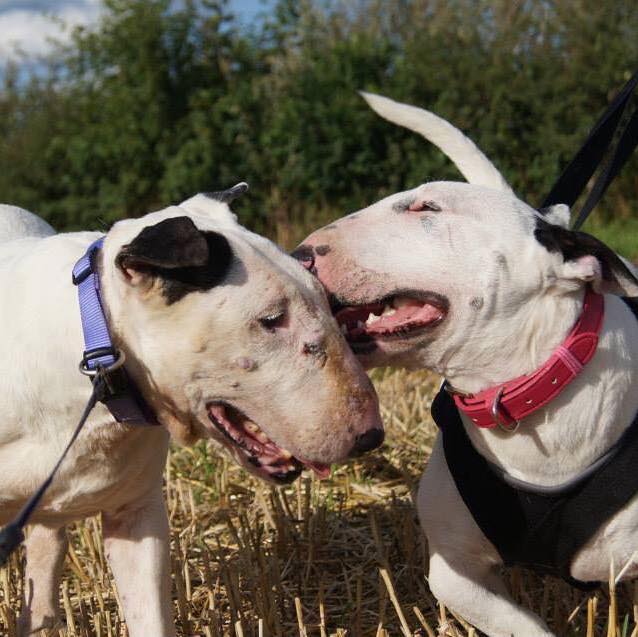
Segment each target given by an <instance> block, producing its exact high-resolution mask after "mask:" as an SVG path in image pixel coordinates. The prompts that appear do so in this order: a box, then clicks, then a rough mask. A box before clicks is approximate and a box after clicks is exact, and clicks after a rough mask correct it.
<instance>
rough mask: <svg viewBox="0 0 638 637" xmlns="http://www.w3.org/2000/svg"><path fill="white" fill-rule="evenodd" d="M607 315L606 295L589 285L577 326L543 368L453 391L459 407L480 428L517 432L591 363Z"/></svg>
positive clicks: (451, 391)
mask: <svg viewBox="0 0 638 637" xmlns="http://www.w3.org/2000/svg"><path fill="white" fill-rule="evenodd" d="M604 316H605V301H604V297H603V296H602V294H597V293H595V292H593V291H592V290H590V289H589V288H588V289H587V292H586V293H585V299H584V301H583V311H582V312H581V315H580V318H579V319H578V321H577V322H576V325H575V326H574V329H572V331H571V332H570V333H569V335H568V336H567V338H566V339H565V340H564V341H563V343H562V344H561V345H559V346H558V347H557V348H556V349H555V350H554V353H553V354H552V355H551V356H550V357H549V360H548V361H547V362H546V363H545V364H544V365H543V366H542V367H540V368H539V369H537V370H536V371H535V372H532V373H531V374H528V375H527V376H519V377H518V378H515V379H514V380H510V381H508V382H506V383H503V384H501V385H497V386H496V387H490V388H489V389H485V390H484V391H482V392H479V393H478V394H469V395H463V394H457V393H455V392H454V391H453V390H450V393H451V394H452V395H453V397H454V402H455V403H456V406H457V407H458V408H459V409H460V410H461V411H462V412H464V413H465V414H466V415H467V416H468V417H469V418H470V420H472V422H474V424H476V425H477V426H478V427H487V428H492V427H496V426H497V425H498V426H500V427H501V428H503V429H506V430H507V431H514V430H515V429H516V428H517V427H518V425H519V422H520V421H521V420H522V419H523V418H525V417H526V416H529V415H530V414H532V413H534V412H535V411H536V410H537V409H540V408H541V407H544V406H545V405H546V404H547V403H548V402H550V401H551V400H553V399H554V398H555V397H556V396H558V394H560V393H561V392H562V391H563V389H565V387H567V385H569V383H570V382H571V381H572V380H573V379H574V378H576V376H578V374H579V373H580V372H581V370H582V369H583V367H584V365H586V364H587V363H588V362H589V360H590V359H591V358H592V356H593V355H594V352H595V351H596V347H597V345H598V334H599V332H600V328H601V326H602V324H603V318H604ZM448 387H449V386H448Z"/></svg>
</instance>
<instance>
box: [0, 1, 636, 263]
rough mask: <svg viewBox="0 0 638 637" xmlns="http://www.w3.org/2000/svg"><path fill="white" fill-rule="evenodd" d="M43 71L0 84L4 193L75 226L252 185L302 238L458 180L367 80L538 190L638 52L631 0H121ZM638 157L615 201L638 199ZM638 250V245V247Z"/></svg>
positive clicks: (286, 231)
mask: <svg viewBox="0 0 638 637" xmlns="http://www.w3.org/2000/svg"><path fill="white" fill-rule="evenodd" d="M103 3H104V12H103V17H102V18H101V20H100V21H99V23H98V24H97V25H96V26H95V27H93V28H91V29H78V30H76V31H75V33H74V37H73V40H72V43H71V44H70V45H69V46H67V47H62V46H58V47H57V48H56V50H55V51H54V52H53V53H52V54H51V56H50V57H49V59H48V60H47V67H46V71H45V72H40V73H39V74H37V75H34V76H33V77H31V79H30V80H28V81H26V82H25V81H21V82H20V81H18V80H17V79H16V73H17V72H16V70H15V69H13V70H12V69H9V70H8V71H7V73H5V78H4V86H3V87H2V90H1V91H0V200H3V201H8V202H11V203H15V204H18V205H22V206H24V207H27V208H30V209H32V210H35V211H37V212H38V213H40V214H42V215H43V216H45V217H46V218H47V219H49V220H50V221H51V222H52V223H53V225H54V226H56V227H57V228H59V229H73V228H85V227H91V226H93V227H95V226H107V225H108V224H110V223H111V222H112V221H114V220H116V219H118V218H121V217H124V216H128V215H138V214H143V213H145V212H148V211H149V210H151V209H154V208H157V207H160V206H163V205H166V204H168V203H175V202H177V201H179V200H180V199H183V198H185V197H188V196H190V195H192V194H194V193H195V192H197V191H201V190H213V189H219V188H222V187H226V186H229V185H232V184H233V183H235V182H237V181H240V180H246V181H248V182H249V183H250V184H251V186H252V194H251V195H250V196H249V197H246V198H244V201H239V202H238V210H239V212H240V215H241V217H242V220H243V221H244V222H245V223H247V224H248V225H249V226H251V227H253V228H255V229H257V230H259V231H262V232H267V233H269V234H271V235H272V236H275V237H276V238H277V239H279V240H280V241H281V242H282V243H284V244H287V245H290V244H292V243H293V242H294V241H295V240H297V239H299V238H300V237H301V236H303V233H304V232H305V231H306V230H308V229H310V228H312V227H313V226H316V225H318V224H320V223H323V222H325V221H327V220H328V219H330V218H333V217H337V216H341V215H342V214H344V213H345V212H348V211H350V210H353V209H356V208H359V207H362V206H363V205H366V204H367V203H370V202H372V201H373V200H375V199H377V198H379V197H381V196H384V195H386V194H389V193H390V192H393V191H396V190H398V189H401V188H407V187H410V186H414V185H416V184H418V183H420V182H422V181H424V180H427V179H441V178H458V174H457V173H456V171H455V169H454V168H453V167H452V166H451V165H450V164H449V162H448V161H447V160H446V159H445V158H443V157H442V156H441V154H440V153H439V152H438V151H436V150H435V149H433V148H432V147H430V146H428V145H427V144H426V143H425V142H424V141H423V140H422V139H421V138H419V137H417V136H415V135H413V134H411V133H408V132H407V131H403V130H400V129H398V128H396V127H393V126H392V125H390V124H388V123H386V122H383V121H382V120H380V119H379V118H378V117H376V116H375V115H374V114H373V113H372V112H370V111H369V110H368V109H367V107H366V106H365V104H364V103H363V101H362V100H361V98H360V97H359V96H358V94H357V90H360V89H366V90H372V91H376V92H380V93H383V94H386V95H389V96H392V97H395V98H397V99H400V100H403V101H407V102H410V103H413V104H418V105H422V106H424V107H426V108H428V109H430V110H433V111H434V112H436V113H438V114H440V115H441V116H443V117H445V118H447V119H449V120H450V121H451V122H453V123H454V124H456V125H457V126H459V127H461V128H462V129H463V130H465V131H466V132H467V133H468V134H470V136H471V137H472V138H473V139H474V140H475V141H476V142H477V143H478V145H479V146H480V147H481V148H482V149H483V150H484V151H485V152H486V154H487V155H488V156H489V157H491V158H492V159H493V160H494V161H495V163H496V164H497V165H498V166H499V167H500V168H501V169H502V170H503V172H504V174H505V175H506V177H507V178H508V179H509V180H510V181H511V183H512V184H513V186H514V187H515V189H516V190H517V192H519V193H520V194H521V196H523V197H524V198H526V199H527V200H528V201H529V202H530V203H532V204H534V203H536V202H538V201H539V199H540V198H541V197H542V196H543V195H544V194H545V192H546V191H547V190H548V188H549V186H550V185H551V183H552V182H553V181H554V179H555V178H556V177H557V176H558V174H559V172H560V170H561V168H562V167H563V166H564V165H565V163H566V162H567V161H568V160H569V159H570V158H571V156H572V154H573V153H574V151H575V150H576V149H577V148H578V146H579V145H580V143H581V142H582V140H583V139H584V137H585V136H586V134H587V132H588V130H589V128H590V127H591V125H592V124H593V122H594V121H595V119H596V118H597V116H598V114H599V113H600V112H601V111H602V110H603V109H604V107H605V106H606V104H607V103H608V102H609V100H610V99H611V98H612V97H613V95H614V93H615V91H617V90H618V88H619V87H620V86H621V85H622V84H623V83H624V82H625V81H626V79H627V78H628V77H629V75H630V73H631V72H633V70H634V67H635V65H636V62H637V61H638V5H636V3H635V2H633V1H630V0H618V1H617V2H614V3H611V4H609V3H601V2H599V1H596V2H595V1H594V0H541V1H535V0H521V1H519V2H510V1H509V0H397V1H396V2H392V3H390V2H385V1H384V0H358V1H356V2H353V1H346V0H333V1H332V2H328V1H321V0H315V1H314V2H313V1H311V0H306V1H304V2H294V1H293V0H280V1H279V2H278V4H277V5H276V8H275V10H274V11H273V12H272V14H271V15H270V16H266V17H265V19H264V20H263V21H262V22H259V23H257V24H256V25H253V26H252V27H251V28H250V29H241V28H240V27H239V26H238V22H237V21H236V19H235V18H234V17H233V16H232V15H231V14H230V13H229V11H228V6H227V3H226V2H225V0H188V1H187V2H181V3H180V4H179V8H176V7H175V6H174V5H173V4H172V3H171V2H170V0H103ZM637 168H638V160H636V158H634V159H633V160H632V162H631V163H630V164H629V165H628V166H627V168H626V169H625V171H624V173H623V176H622V178H621V179H619V180H618V181H617V183H616V184H614V187H613V188H612V189H611V190H610V192H609V193H608V195H607V196H606V199H605V206H604V207H601V210H600V211H598V212H597V214H598V215H599V216H602V217H605V216H610V215H611V213H612V211H613V214H614V216H616V217H621V218H624V219H626V218H628V217H630V216H631V214H632V210H633V212H634V213H635V212H636V208H637V206H636V204H637V203H638V201H637V200H638V180H637V179H636V177H635V175H636V169H637ZM636 252H638V250H637V251H636Z"/></svg>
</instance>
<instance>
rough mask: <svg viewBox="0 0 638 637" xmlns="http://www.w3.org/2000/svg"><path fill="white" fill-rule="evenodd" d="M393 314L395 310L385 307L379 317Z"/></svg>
mask: <svg viewBox="0 0 638 637" xmlns="http://www.w3.org/2000/svg"><path fill="white" fill-rule="evenodd" d="M399 307H400V306H399ZM393 314H396V310H395V309H394V308H393V307H392V306H390V305H386V306H385V307H384V308H383V314H382V315H381V316H392V315H393Z"/></svg>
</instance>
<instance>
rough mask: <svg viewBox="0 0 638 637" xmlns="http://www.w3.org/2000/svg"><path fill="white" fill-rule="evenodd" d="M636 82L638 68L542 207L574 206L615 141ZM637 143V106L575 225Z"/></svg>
mask: <svg viewBox="0 0 638 637" xmlns="http://www.w3.org/2000/svg"><path fill="white" fill-rule="evenodd" d="M637 85H638V71H637V72H636V73H634V75H633V76H632V77H631V78H630V79H629V81H628V82H627V83H626V84H625V86H624V87H623V88H622V90H621V91H620V93H619V94H618V95H617V96H616V97H615V99H614V100H613V101H612V103H611V104H610V105H609V107H608V108H607V110H606V111H605V112H604V113H603V114H602V116H601V117H600V118H599V120H598V121H597V122H596V124H595V125H594V128H593V129H592V130H591V132H590V134H589V136H588V137H587V139H586V140H585V143H584V144H583V145H582V147H581V148H580V150H579V151H578V152H577V153H576V155H575V156H574V158H573V159H572V160H571V162H570V163H569V164H568V165H567V168H565V170H564V171H563V173H562V174H561V176H560V177H559V178H558V180H557V181H556V183H555V184H554V185H553V186H552V189H551V190H550V192H549V194H548V195H547V196H546V197H545V200H544V201H543V203H542V205H541V207H543V208H544V207H547V206H551V205H554V204H558V203H563V204H567V205H568V206H570V207H571V206H573V205H574V203H575V202H576V200H577V199H578V197H579V196H580V195H581V193H582V192H583V190H584V189H585V187H586V186H587V182H588V181H589V180H590V179H591V176H592V175H593V174H594V172H595V171H596V169H597V168H598V167H599V166H600V164H601V163H602V161H603V158H604V157H605V154H606V153H607V150H608V149H609V147H610V145H611V144H612V141H613V139H614V136H615V133H616V131H617V129H618V126H619V124H620V123H621V121H622V119H623V113H624V112H625V109H626V107H627V105H628V104H629V102H630V100H631V97H632V95H633V92H634V90H635V88H636V86H637ZM636 145H638V109H637V111H636V112H634V113H633V115H632V116H631V118H630V120H629V122H628V123H627V125H626V126H625V129H624V131H623V133H622V135H621V136H620V138H619V141H618V143H617V145H616V148H615V150H614V152H613V156H612V157H611V158H610V160H609V161H608V163H607V164H606V166H605V168H604V170H603V172H602V173H601V174H600V175H599V177H598V180H597V182H596V184H595V185H594V187H593V189H592V191H591V193H590V195H589V197H588V198H587V201H586V203H585V205H584V206H583V208H582V210H581V211H580V213H579V214H578V218H577V220H576V223H575V224H574V227H575V228H576V229H577V228H579V227H580V226H581V225H582V224H583V222H584V221H585V219H586V218H587V216H588V215H589V213H590V212H591V211H592V210H593V208H594V207H595V206H596V204H597V203H598V202H599V201H600V199H601V197H602V196H603V195H604V194H605V191H606V190H607V187H608V186H609V184H610V183H611V182H612V181H613V179H614V178H615V177H616V176H617V175H618V173H619V172H620V170H621V169H622V167H623V166H624V165H625V162H626V161H627V159H629V157H630V156H631V153H632V152H633V150H634V148H635V147H636Z"/></svg>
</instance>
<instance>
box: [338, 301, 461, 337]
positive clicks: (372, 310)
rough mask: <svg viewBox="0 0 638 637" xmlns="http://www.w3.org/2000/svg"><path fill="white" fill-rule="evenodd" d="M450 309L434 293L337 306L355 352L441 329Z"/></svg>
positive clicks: (340, 325) (339, 319)
mask: <svg viewBox="0 0 638 637" xmlns="http://www.w3.org/2000/svg"><path fill="white" fill-rule="evenodd" d="M448 308H449V303H448V301H447V299H446V298H445V297H443V296H441V295H439V294H435V293H433V292H427V293H421V292H401V293H398V294H393V295H390V296H386V297H384V298H382V299H379V300H377V301H373V302H371V303H363V304H360V305H343V304H341V303H339V304H338V305H337V306H333V313H334V316H335V319H336V320H337V323H339V327H340V329H341V332H342V333H343V335H344V336H345V338H346V340H347V341H348V343H349V344H350V345H351V346H353V349H355V350H356V349H358V348H357V346H361V345H367V344H370V343H374V342H375V341H389V340H393V339H405V338H410V337H412V336H417V335H419V334H421V333H422V332H423V331H424V330H426V329H431V328H432V327H434V326H435V325H438V324H439V323H440V322H441V321H442V320H443V319H444V318H445V317H446V316H447V312H448Z"/></svg>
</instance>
